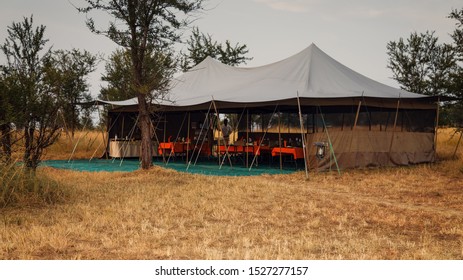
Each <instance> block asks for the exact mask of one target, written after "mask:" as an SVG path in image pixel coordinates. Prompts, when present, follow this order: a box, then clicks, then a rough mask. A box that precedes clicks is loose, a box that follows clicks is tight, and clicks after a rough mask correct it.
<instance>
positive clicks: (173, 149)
mask: <svg viewBox="0 0 463 280" xmlns="http://www.w3.org/2000/svg"><path fill="white" fill-rule="evenodd" d="M187 115H188V113H185V116H184V117H183V120H182V124H181V125H180V129H179V130H178V132H177V137H176V138H175V139H174V141H173V142H172V145H173V147H172V149H170V153H169V157H168V158H167V163H166V165H167V164H169V161H170V158H171V157H172V154H174V156H175V144H177V142H178V138H179V137H180V132H181V131H182V129H183V124H184V123H185V119H186V117H187Z"/></svg>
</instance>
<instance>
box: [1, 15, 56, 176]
mask: <svg viewBox="0 0 463 280" xmlns="http://www.w3.org/2000/svg"><path fill="white" fill-rule="evenodd" d="M44 33H45V26H43V25H40V26H38V27H36V28H35V29H34V26H33V17H32V16H31V17H30V18H24V21H23V22H20V23H15V22H13V24H12V25H11V26H9V27H8V37H7V38H6V40H5V43H4V44H3V46H2V50H3V52H4V54H5V56H6V58H7V65H6V66H5V67H4V68H3V74H4V75H5V76H6V77H7V80H9V81H10V83H9V84H7V88H6V94H7V95H8V96H9V100H7V102H9V101H11V100H12V99H16V102H15V103H13V104H12V103H10V106H11V105H14V107H15V108H14V110H15V113H14V116H11V115H10V116H9V117H8V118H9V119H8V120H6V121H7V122H9V123H10V124H11V122H12V121H14V125H15V126H16V128H18V129H21V130H22V131H23V138H24V156H23V161H24V164H25V166H26V167H28V168H30V169H33V170H35V169H36V168H37V166H38V164H39V163H40V158H41V156H42V153H43V150H44V149H45V148H46V147H48V146H50V145H51V144H53V143H54V141H55V140H56V139H57V137H58V136H59V133H60V126H59V125H58V124H57V122H56V116H57V112H58V110H59V108H60V105H61V104H60V101H59V100H58V99H57V98H56V95H55V94H54V93H53V92H51V91H50V90H49V87H48V86H47V85H46V84H45V83H44V77H45V73H46V69H47V67H51V65H50V64H49V61H50V56H51V51H50V49H45V45H46V43H47V42H48V40H47V39H45V37H44ZM8 85H9V86H8ZM16 106H17V107H16Z"/></svg>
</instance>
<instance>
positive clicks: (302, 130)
mask: <svg viewBox="0 0 463 280" xmlns="http://www.w3.org/2000/svg"><path fill="white" fill-rule="evenodd" d="M297 107H298V109H299V124H300V127H301V137H302V152H303V153H304V170H305V178H306V179H309V170H308V168H307V158H308V157H307V151H306V150H305V147H306V144H305V135H304V124H303V121H302V111H301V101H300V100H299V92H297Z"/></svg>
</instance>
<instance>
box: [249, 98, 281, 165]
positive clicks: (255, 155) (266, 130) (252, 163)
mask: <svg viewBox="0 0 463 280" xmlns="http://www.w3.org/2000/svg"><path fill="white" fill-rule="evenodd" d="M277 108H278V104H277V105H276V106H275V109H274V110H273V113H272V115H271V116H270V118H269V120H268V124H267V129H265V131H264V133H263V135H262V139H261V141H260V143H259V145H258V146H257V152H256V153H255V154H254V158H253V159H252V161H251V166H249V171H251V169H252V166H253V165H254V162H255V161H256V158H257V155H258V154H259V152H260V147H261V146H262V142H263V141H264V138H265V135H267V132H268V130H269V129H270V122H271V121H272V119H273V116H274V115H275V112H276V111H277ZM262 124H263V121H262ZM269 144H270V143H269Z"/></svg>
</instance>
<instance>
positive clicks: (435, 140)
mask: <svg viewBox="0 0 463 280" xmlns="http://www.w3.org/2000/svg"><path fill="white" fill-rule="evenodd" d="M439 103H440V97H438V98H437V104H436V107H437V108H436V127H435V128H434V160H435V158H436V155H437V130H438V129H439V107H440V106H439Z"/></svg>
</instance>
